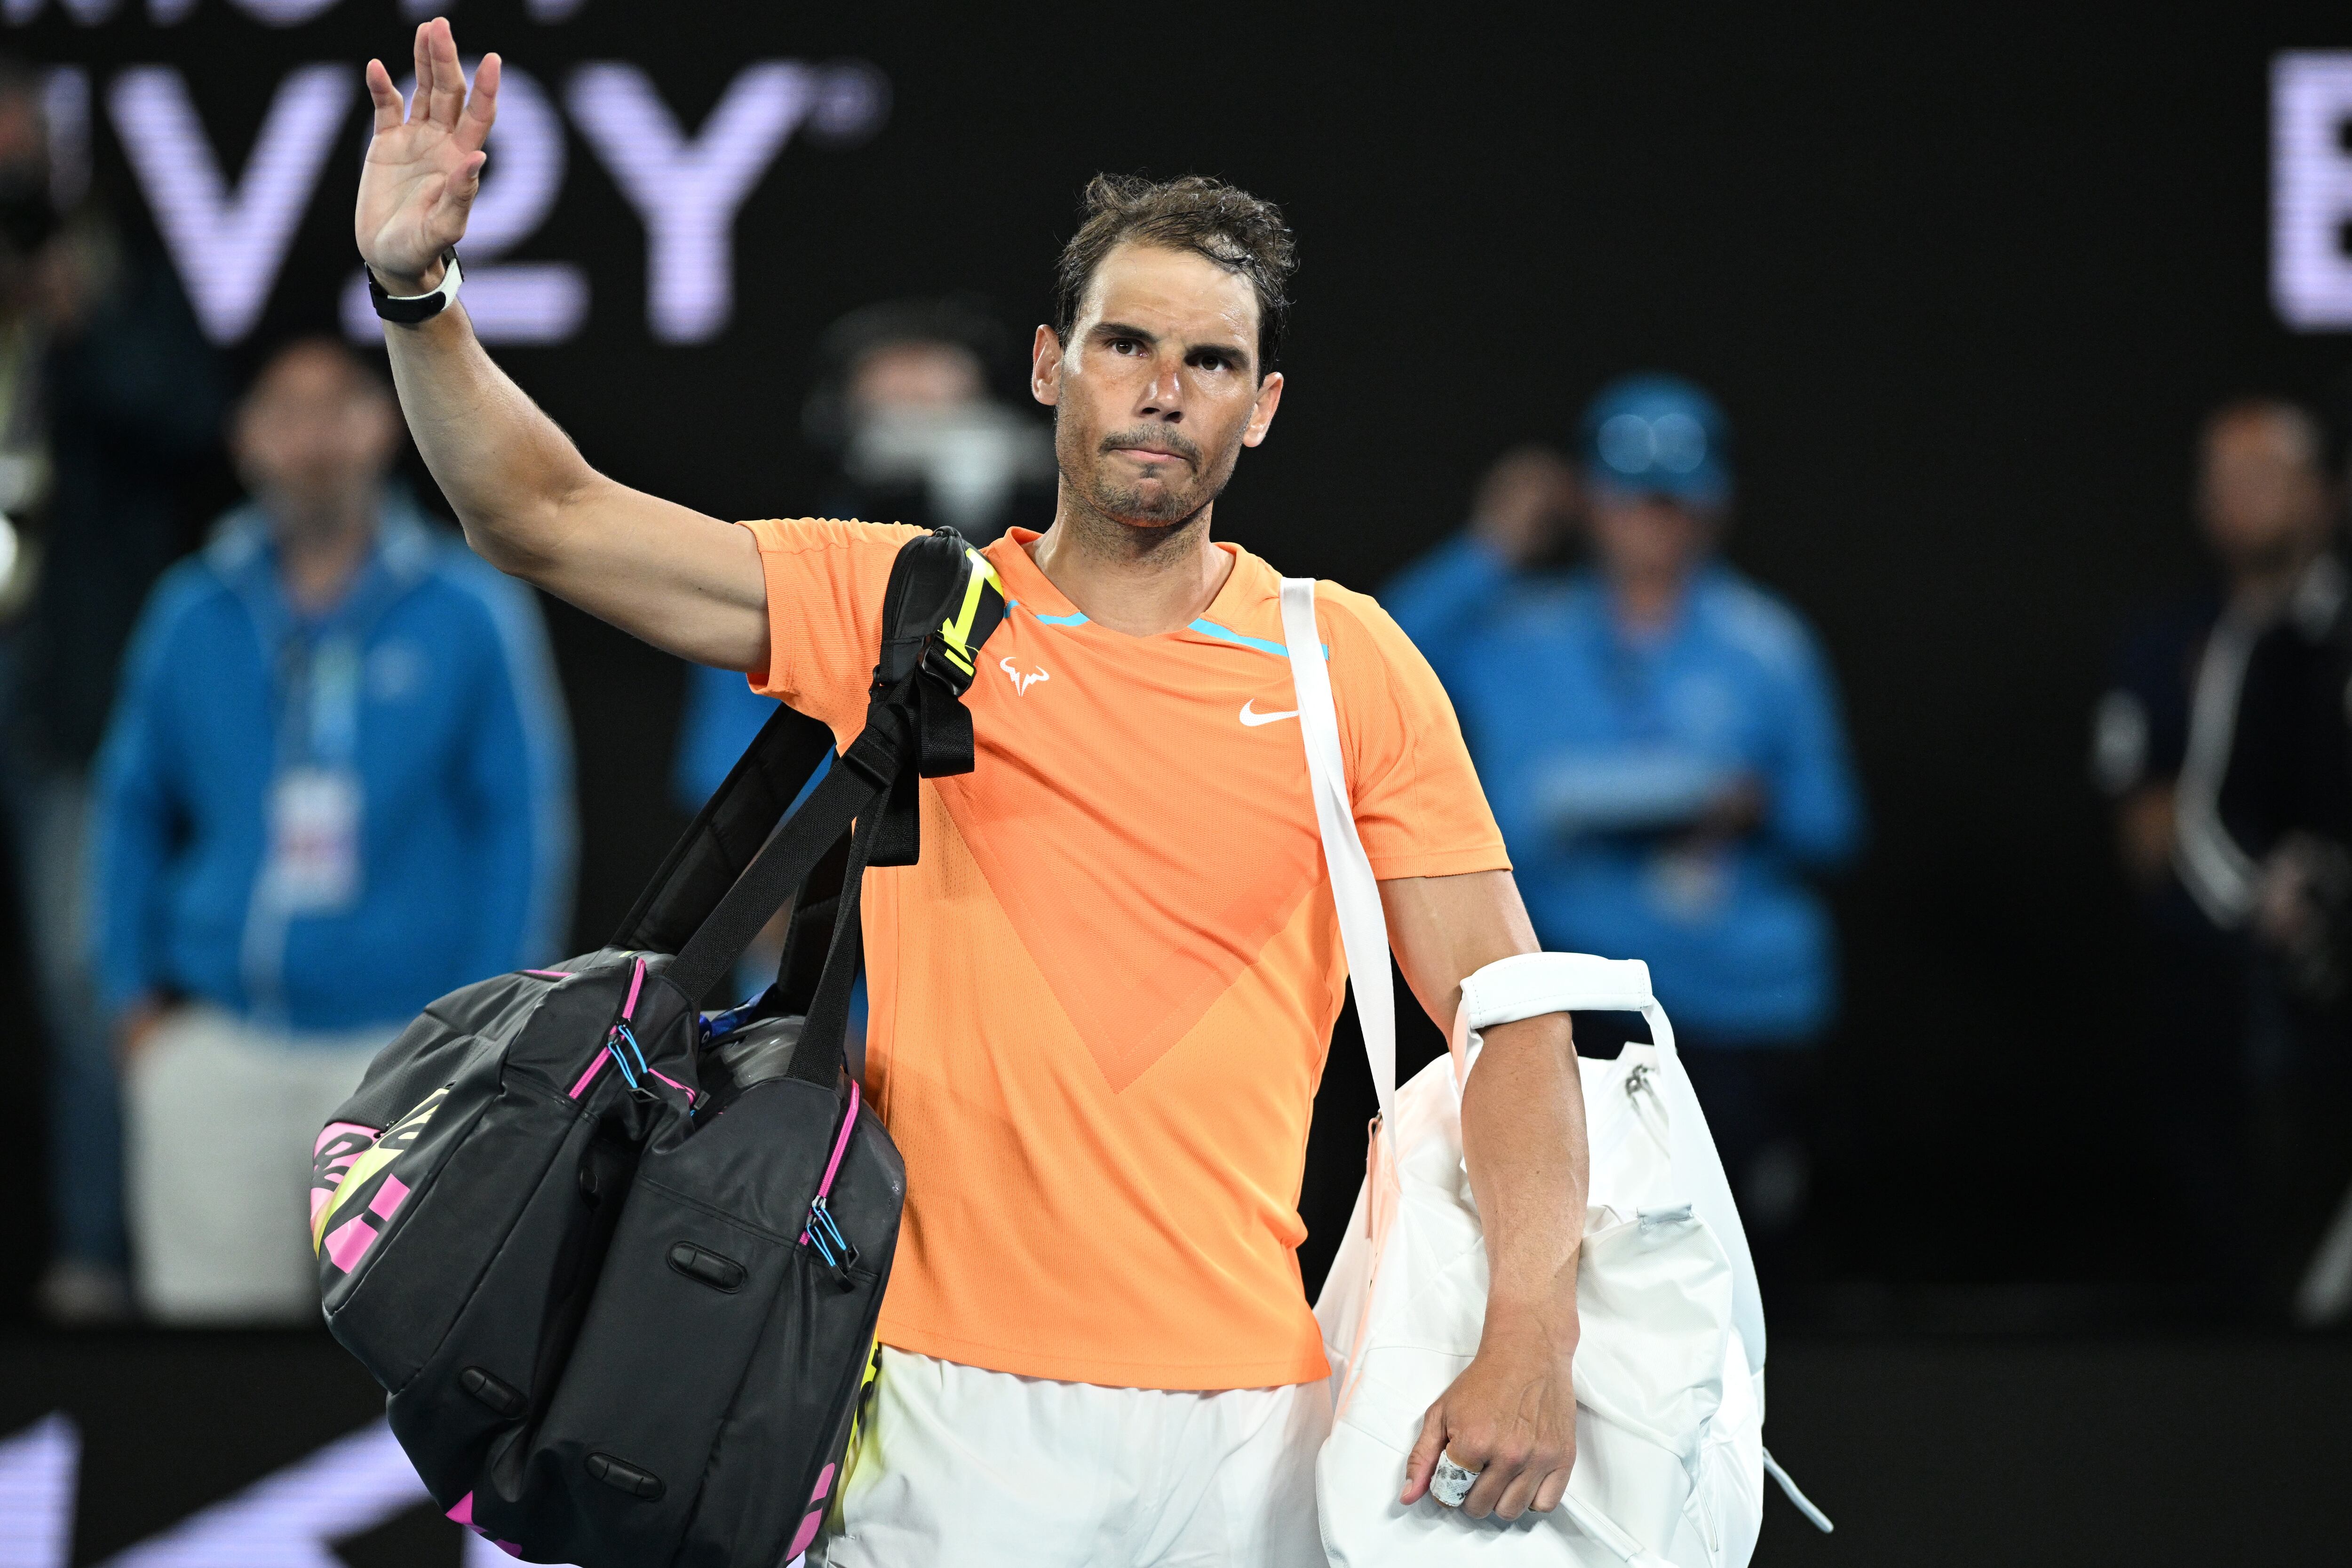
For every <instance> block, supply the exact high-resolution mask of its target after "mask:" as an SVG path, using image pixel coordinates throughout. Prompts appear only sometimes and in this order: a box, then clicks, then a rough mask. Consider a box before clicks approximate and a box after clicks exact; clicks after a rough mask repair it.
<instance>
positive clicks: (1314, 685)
mask: <svg viewBox="0 0 2352 1568" xmlns="http://www.w3.org/2000/svg"><path fill="white" fill-rule="evenodd" d="M1282 640H1283V642H1284V644H1285V646H1286V647H1288V649H1289V651H1290V683H1291V688H1292V691H1293V700H1295V701H1296V702H1297V704H1298V732H1299V734H1300V735H1302V736H1303V737H1305V739H1306V742H1307V777H1308V778H1309V779H1310V780H1311V781H1312V782H1313V786H1314V790H1315V823H1316V826H1318V827H1319V828H1321V829H1322V832H1323V863H1324V866H1325V868H1327V869H1328V871H1329V872H1330V875H1331V899H1332V901H1333V902H1334V903H1335V904H1337V905H1338V906H1339V943H1340V946H1341V947H1343V948H1344V949H1345V950H1346V952H1347V954H1348V973H1349V977H1350V978H1352V979H1353V980H1354V981H1355V983H1356V1021H1357V1022H1358V1023H1359V1024H1360V1025H1361V1026H1363V1032H1364V1055H1365V1056H1366V1058H1369V1059H1370V1062H1371V1066H1372V1088H1373V1089H1374V1090H1375V1091H1376V1092H1377V1093H1378V1094H1379V1095H1380V1099H1381V1127H1383V1128H1391V1127H1394V1126H1395V1125H1396V993H1395V991H1394V990H1393V989H1392V988H1391V985H1390V984H1389V925H1388V915H1387V913H1386V911H1385V910H1382V909H1381V885H1380V883H1379V882H1378V881H1377V880H1376V879H1374V878H1373V876H1372V863H1371V861H1370V858H1367V857H1366V856H1365V854H1364V841H1363V839H1362V838H1361V837H1359V836H1358V835H1357V833H1356V809H1355V806H1354V805H1353V803H1351V802H1350V801H1349V798H1348V766H1347V762H1346V759H1345V758H1344V757H1343V756H1342V755H1341V753H1340V751H1339V710H1338V709H1337V708H1335V707H1334V706H1333V705H1332V701H1331V670H1330V667H1329V665H1328V661H1327V660H1326V659H1325V658H1324V657H1323V639H1322V638H1321V637H1318V635H1317V634H1316V630H1315V579H1313V578H1312V577H1285V578H1284V579H1283V580H1282Z"/></svg>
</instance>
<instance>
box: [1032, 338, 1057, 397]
mask: <svg viewBox="0 0 2352 1568" xmlns="http://www.w3.org/2000/svg"><path fill="white" fill-rule="evenodd" d="M1029 395H1030V396H1032V397H1034V398H1035V399H1036V400H1037V401H1038V402H1040V403H1042V404H1044V405H1045V406H1046V407H1048V408H1051V407H1053V406H1054V405H1056V404H1058V403H1060V402H1061V401H1062V340H1061V339H1060V338H1059V337H1057V336H1056V335H1055V331H1054V329H1053V328H1051V327H1040V328H1038V329H1037V341H1036V342H1033V343H1031V344H1030V345H1029Z"/></svg>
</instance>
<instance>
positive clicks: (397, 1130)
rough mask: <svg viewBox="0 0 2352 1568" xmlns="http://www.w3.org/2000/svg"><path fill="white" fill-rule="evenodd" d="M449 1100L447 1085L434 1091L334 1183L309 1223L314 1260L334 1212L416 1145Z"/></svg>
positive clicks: (385, 1133)
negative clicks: (442, 1103) (419, 1137)
mask: <svg viewBox="0 0 2352 1568" xmlns="http://www.w3.org/2000/svg"><path fill="white" fill-rule="evenodd" d="M448 1098H449V1089H448V1087H447V1086H446V1084H445V1085H444V1086H442V1087H441V1088H439V1089H435V1090H434V1091H433V1092H432V1093H431V1094H428V1095H426V1096H425V1099H424V1100H423V1101H422V1102H420V1103H419V1104H418V1105H417V1107H416V1108H415V1110H411V1111H410V1112H409V1113H408V1114H407V1115H405V1116H404V1117H402V1118H401V1119H400V1120H399V1121H395V1122H394V1123H393V1124H392V1125H391V1126H390V1127H388V1128H386V1129H384V1131H383V1133H382V1134H381V1135H380V1136H379V1137H378V1138H377V1139H376V1141H375V1144H374V1146H373V1148H371V1149H369V1150H368V1152H366V1153H364V1154H362V1155H361V1156H360V1157H359V1158H358V1159H356V1160H353V1161H352V1168H351V1169H350V1170H348V1171H345V1172H344V1173H343V1179H342V1180H341V1182H339V1183H337V1184H336V1186H335V1195H334V1196H333V1197H331V1198H329V1199H328V1200H327V1201H326V1202H325V1203H323V1204H321V1205H319V1217H318V1218H316V1219H314V1220H312V1221H311V1222H310V1252H311V1255H312V1256H313V1257H316V1256H317V1255H318V1252H319V1249H320V1247H322V1246H323V1245H324V1244H325V1238H326V1235H327V1226H329V1225H330V1224H331V1223H332V1221H333V1220H334V1217H335V1213H336V1211H337V1210H339V1209H341V1207H342V1206H343V1205H344V1204H345V1203H347V1202H349V1201H350V1200H351V1199H352V1197H354V1196H356V1195H357V1194H358V1193H359V1190H360V1187H361V1185H362V1184H363V1183H365V1182H366V1181H367V1179H368V1178H369V1177H370V1176H373V1175H374V1174H375V1173H377V1172H378V1171H381V1170H383V1168H384V1167H385V1166H386V1165H389V1164H391V1163H393V1162H394V1160H396V1159H398V1158H400V1155H401V1152H402V1151H404V1150H405V1149H407V1148H408V1147H409V1146H410V1145H412V1144H414V1143H415V1142H416V1135H417V1134H418V1133H420V1132H422V1131H425V1123H426V1122H428V1121H432V1120H433V1113H434V1112H435V1111H436V1110H440V1109H441V1102H442V1101H443V1100H446V1099H448Z"/></svg>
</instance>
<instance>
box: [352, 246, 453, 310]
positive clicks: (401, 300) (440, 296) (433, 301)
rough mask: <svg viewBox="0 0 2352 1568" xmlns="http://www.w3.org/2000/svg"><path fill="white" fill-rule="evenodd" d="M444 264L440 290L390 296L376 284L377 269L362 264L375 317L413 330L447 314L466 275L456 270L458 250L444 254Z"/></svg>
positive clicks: (369, 300) (381, 286)
mask: <svg viewBox="0 0 2352 1568" xmlns="http://www.w3.org/2000/svg"><path fill="white" fill-rule="evenodd" d="M441 260H442V262H443V268H442V272H441V287H439V288H438V289H434V290H433V292H431V293H430V294H387V293H385V292H384V291H383V284H381V283H379V282H377V281H376V279H375V268H373V267H370V266H369V265H368V264H367V263H366V262H364V261H362V262H361V263H360V270H361V271H362V272H364V273H366V274H367V286H368V302H369V303H370V304H372V305H373V306H374V307H375V313H376V314H377V315H379V316H382V317H383V319H384V320H385V321H390V322H392V323H393V324H394V326H401V327H414V326H415V325H417V324H418V323H420V322H423V321H431V320H432V319H433V318H434V317H436V316H437V315H439V314H440V313H441V312H442V311H444V310H447V309H448V308H449V302H450V301H451V300H455V299H456V298H457V286H458V285H459V284H461V283H463V282H464V281H465V280H466V275H465V273H464V272H463V271H462V270H460V269H459V268H458V266H457V247H456V246H454V245H453V246H451V247H448V248H447V249H446V250H444V251H443V252H442V253H441Z"/></svg>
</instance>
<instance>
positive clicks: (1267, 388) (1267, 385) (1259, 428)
mask: <svg viewBox="0 0 2352 1568" xmlns="http://www.w3.org/2000/svg"><path fill="white" fill-rule="evenodd" d="M1281 406H1282V373H1281V372H1280V371H1278V370H1277V371H1270V372H1268V373H1267V374H1266V377H1265V380H1263V381H1261V382H1259V383H1258V384H1257V401H1256V402H1255V403H1254V404H1252V405H1250V416H1249V423H1248V424H1247V425H1244V426H1242V445H1243V446H1244V447H1255V446H1256V445H1257V444H1258V443H1259V442H1261V441H1263V440H1265V432H1266V427H1267V426H1270V425H1272V424H1273V423H1274V411H1275V410H1276V409H1277V408H1279V407H1281Z"/></svg>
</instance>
